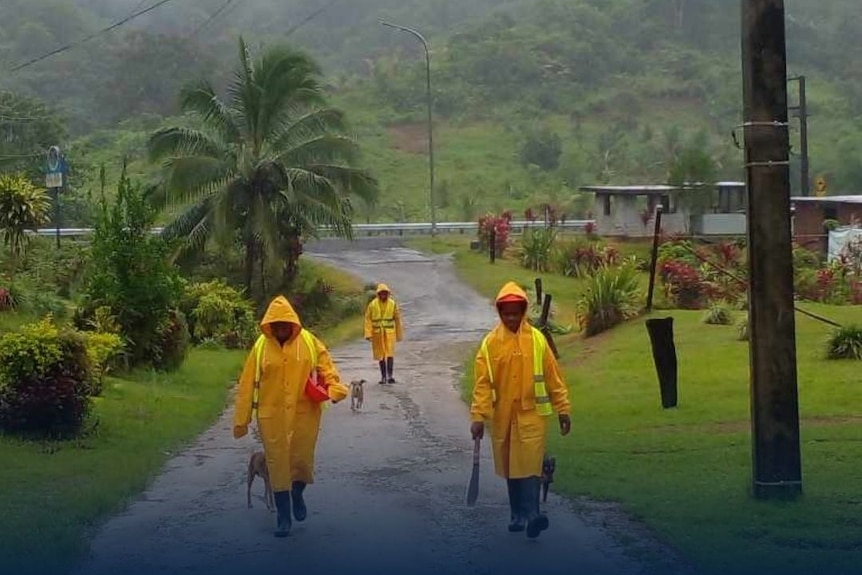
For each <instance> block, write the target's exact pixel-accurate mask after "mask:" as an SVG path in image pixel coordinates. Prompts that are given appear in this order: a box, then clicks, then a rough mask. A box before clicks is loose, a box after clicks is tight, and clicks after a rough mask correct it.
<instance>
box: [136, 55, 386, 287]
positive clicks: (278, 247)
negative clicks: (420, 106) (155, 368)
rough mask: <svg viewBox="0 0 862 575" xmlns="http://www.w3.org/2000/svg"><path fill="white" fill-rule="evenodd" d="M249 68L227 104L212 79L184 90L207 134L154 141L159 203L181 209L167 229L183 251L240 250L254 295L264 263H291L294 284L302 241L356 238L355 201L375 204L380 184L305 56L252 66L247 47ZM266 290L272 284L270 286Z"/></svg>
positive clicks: (169, 134)
mask: <svg viewBox="0 0 862 575" xmlns="http://www.w3.org/2000/svg"><path fill="white" fill-rule="evenodd" d="M239 48H240V65H239V67H238V68H237V70H236V72H235V74H234V80H233V82H232V83H231V85H230V86H229V88H228V98H227V99H226V100H223V99H221V98H220V97H219V96H218V95H217V94H216V92H215V90H214V88H213V87H212V85H211V84H210V83H209V82H208V81H206V80H204V81H201V82H198V83H195V84H193V85H190V86H188V87H187V88H184V89H183V90H182V92H181V97H180V101H181V106H182V108H183V110H184V111H185V112H188V113H190V114H191V115H192V116H195V117H197V119H198V120H199V128H188V127H171V128H166V129H162V130H159V131H157V132H155V133H154V134H153V135H152V136H151V138H150V141H149V154H150V158H151V160H152V161H161V162H162V165H163V169H164V173H163V177H162V180H161V183H160V184H159V185H158V186H157V187H156V188H155V189H154V190H153V191H152V193H151V198H152V200H153V201H154V202H155V203H156V204H157V205H159V206H160V207H161V208H165V207H168V206H182V208H183V209H182V211H181V213H180V215H179V216H177V217H176V218H175V219H174V220H173V221H172V222H171V223H170V224H169V225H168V226H167V227H166V228H165V231H164V233H165V235H166V236H168V237H169V238H180V239H182V240H183V241H182V244H181V246H182V247H181V252H179V253H177V254H175V255H177V256H178V255H180V253H182V252H185V253H186V254H188V253H189V252H197V253H200V252H201V251H202V250H204V249H206V247H207V245H209V243H210V242H213V241H218V242H220V243H221V242H224V241H225V240H228V241H236V242H239V243H240V244H241V245H242V248H243V250H244V258H245V271H244V275H245V286H246V289H247V290H248V291H249V292H251V288H252V282H253V279H254V271H255V269H256V264H261V263H262V261H263V260H264V259H266V260H268V261H271V262H274V261H278V260H279V259H280V258H281V259H283V261H284V270H283V271H284V274H285V279H286V280H287V281H290V280H292V274H293V273H294V270H295V265H296V260H297V258H298V257H299V254H300V253H301V249H297V245H301V243H300V242H301V238H303V237H306V236H315V235H316V233H317V231H318V229H319V227H320V226H322V225H326V226H331V227H332V228H333V230H334V231H335V232H336V233H337V234H338V235H340V236H341V237H347V238H352V228H351V223H352V216H353V207H352V204H351V197H352V196H356V197H358V198H361V199H362V200H364V201H370V202H373V201H374V200H375V199H376V197H377V195H378V184H377V181H376V179H375V178H374V177H373V176H372V175H370V174H369V173H368V172H367V171H365V170H362V169H360V168H358V167H356V160H357V159H358V152H359V149H358V146H357V144H356V142H355V141H354V140H353V139H352V138H350V137H349V135H348V134H347V133H346V123H345V117H344V114H343V112H342V111H340V110H337V109H334V108H331V107H329V106H328V105H327V102H326V98H325V94H324V91H323V86H322V83H321V81H320V77H321V73H320V69H319V68H318V66H317V64H316V63H315V62H314V61H313V60H312V59H311V58H310V57H309V56H308V55H306V54H305V53H303V52H301V51H297V50H294V49H292V48H290V47H287V46H275V47H270V48H269V49H267V50H265V51H264V52H263V54H262V55H260V56H259V57H257V58H253V57H252V55H251V54H250V51H249V49H248V47H247V45H246V43H245V41H244V40H243V39H242V38H240V41H239ZM262 281H263V278H262Z"/></svg>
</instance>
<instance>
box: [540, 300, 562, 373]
mask: <svg viewBox="0 0 862 575" xmlns="http://www.w3.org/2000/svg"><path fill="white" fill-rule="evenodd" d="M550 316H551V294H549V293H546V294H545V301H544V302H543V303H542V315H541V316H540V317H539V331H541V332H542V334H544V336H545V339H546V340H548V345H549V346H551V352H553V354H554V357H556V358H557V359H559V358H560V352H559V351H558V350H557V344H555V343H554V335H553V334H552V333H551V328H550V326H549V325H548V319H549V318H550Z"/></svg>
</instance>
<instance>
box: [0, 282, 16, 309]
mask: <svg viewBox="0 0 862 575" xmlns="http://www.w3.org/2000/svg"><path fill="white" fill-rule="evenodd" d="M14 307H15V301H14V300H13V299H12V292H10V291H9V288H5V287H0V311H10V310H11V309H12V308H14Z"/></svg>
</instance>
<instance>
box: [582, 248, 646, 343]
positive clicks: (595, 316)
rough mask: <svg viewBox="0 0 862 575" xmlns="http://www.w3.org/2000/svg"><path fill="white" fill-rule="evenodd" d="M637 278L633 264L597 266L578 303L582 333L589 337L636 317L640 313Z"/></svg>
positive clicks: (638, 282)
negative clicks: (616, 266)
mask: <svg viewBox="0 0 862 575" xmlns="http://www.w3.org/2000/svg"><path fill="white" fill-rule="evenodd" d="M639 280H640V278H639V277H638V272H637V270H636V269H635V268H634V267H633V266H632V265H624V266H621V267H618V268H612V267H602V268H599V269H598V270H597V271H596V272H595V274H593V276H592V277H591V278H590V279H589V281H588V282H587V288H586V292H585V293H584V295H583V296H582V297H581V299H580V301H579V303H578V311H579V314H580V323H581V328H582V329H583V331H584V335H586V336H587V337H592V336H594V335H597V334H599V333H602V332H603V331H607V330H609V329H611V328H612V327H614V326H616V325H618V324H620V323H622V322H624V321H626V320H628V319H631V318H633V317H636V316H637V315H638V313H639V312H640V306H639V304H638V302H639V299H640V298H639V296H640V293H639V292H640V281H639Z"/></svg>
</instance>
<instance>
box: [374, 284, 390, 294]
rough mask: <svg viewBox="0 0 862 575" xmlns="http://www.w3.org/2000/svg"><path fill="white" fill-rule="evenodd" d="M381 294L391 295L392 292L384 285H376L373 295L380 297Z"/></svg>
mask: <svg viewBox="0 0 862 575" xmlns="http://www.w3.org/2000/svg"><path fill="white" fill-rule="evenodd" d="M382 292H387V293H392V290H390V289H389V286H388V285H386V284H377V291H376V292H375V293H376V294H377V295H380V294H381V293H382Z"/></svg>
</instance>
